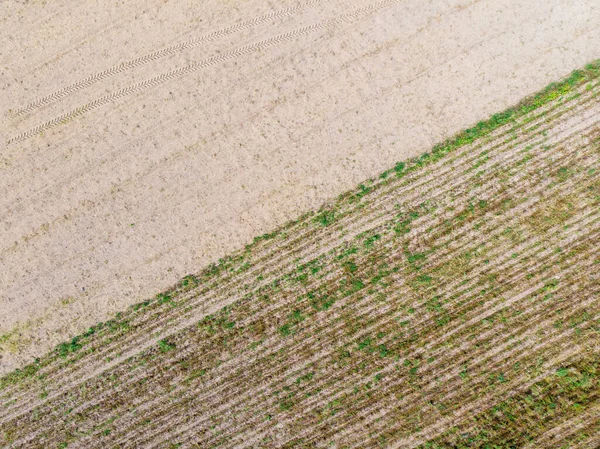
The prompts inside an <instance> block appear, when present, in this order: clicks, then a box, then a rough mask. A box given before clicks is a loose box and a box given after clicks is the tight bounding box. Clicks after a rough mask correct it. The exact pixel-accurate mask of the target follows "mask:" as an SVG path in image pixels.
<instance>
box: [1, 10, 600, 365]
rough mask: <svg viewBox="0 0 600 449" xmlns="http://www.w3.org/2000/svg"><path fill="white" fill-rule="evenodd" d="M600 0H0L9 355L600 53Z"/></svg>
mask: <svg viewBox="0 0 600 449" xmlns="http://www.w3.org/2000/svg"><path fill="white" fill-rule="evenodd" d="M598 48H600V5H599V4H598V2H597V1H596V0H582V1H577V2H563V1H558V0H531V1H528V2H522V1H517V0H497V1H493V2H484V1H477V0H434V1H428V2H423V1H421V0H383V1H379V2H377V1H363V0H361V1H353V0H349V1H340V0H306V1H298V2H296V1H285V0H276V1H273V2H268V3H267V2H264V1H258V0H236V1H235V2H234V1H214V0H208V1H204V2H197V1H191V0H183V1H177V2H175V1H150V2H149V1H141V0H133V1H127V2H110V3H106V2H96V1H90V0H83V1H80V2H76V3H75V4H74V3H73V2H66V1H64V0H58V1H54V2H46V1H38V0H36V1H28V2H21V1H16V0H8V1H3V2H1V4H0V86H1V87H0V146H1V148H0V217H1V219H0V245H1V248H0V357H1V358H0V372H3V373H7V372H9V371H11V370H13V369H15V368H18V367H22V366H24V365H25V364H27V363H30V362H31V360H33V358H34V357H39V356H41V355H43V354H44V353H46V352H47V351H49V350H50V349H51V348H53V347H54V346H55V345H56V344H58V343H60V342H61V341H63V340H65V339H66V338H70V337H72V336H74V335H78V334H80V333H82V332H84V331H85V329H87V328H89V327H90V326H92V325H94V324H95V323H96V322H98V321H106V320H108V319H109V318H110V317H112V316H114V314H115V313H116V312H118V311H119V310H122V309H125V308H126V307H127V306H129V305H131V304H134V303H137V302H139V301H143V300H144V299H146V298H149V297H152V296H153V295H154V294H155V293H156V292H157V291H161V290H164V289H166V288H168V287H169V286H171V285H173V284H174V283H176V282H177V281H178V280H179V279H181V278H182V277H183V276H185V275H186V274H189V273H195V272H197V271H198V270H199V269H200V268H201V267H205V266H207V265H209V264H210V263H213V262H216V261H218V259H220V258H222V257H225V256H226V255H227V254H229V253H230V252H231V251H234V250H237V249H239V248H242V247H243V246H244V245H245V244H246V243H248V242H250V241H251V240H252V238H253V237H254V236H255V235H259V234H263V233H265V232H270V231H271V230H272V229H275V228H276V227H277V226H281V225H283V224H284V223H286V222H287V221H289V220H290V219H293V218H295V217H296V216H298V215H300V214H301V213H304V212H306V211H308V210H311V209H316V208H318V207H320V206H321V205H322V204H323V203H324V202H325V201H327V200H328V199H330V198H333V197H334V196H335V195H337V194H338V193H339V192H341V191H344V190H347V189H350V188H352V187H353V186H355V185H356V184H357V183H359V182H360V181H361V180H363V179H366V178H368V177H372V176H375V175H376V174H377V173H380V172H381V171H383V170H385V169H386V168H387V167H389V166H392V165H393V164H395V163H396V162H397V161H398V160H406V159H407V158H409V157H412V156H415V155H417V154H419V153H421V152H423V151H426V150H427V149H428V148H431V146H432V145H434V144H435V143H436V142H438V141H441V140H443V139H445V138H447V137H449V136H451V135H453V134H454V133H456V132H458V131H459V130H460V129H463V128H465V127H468V126H470V125H471V124H472V123H476V122H477V121H479V120H481V119H484V118H486V117H488V116H489V115H490V114H492V113H493V112H494V111H497V110H502V109H504V108H506V107H508V106H510V105H511V104H514V103H516V102H517V101H518V100H519V99H520V98H522V97H523V96H525V95H527V94H530V93H533V92H535V91H537V90H539V89H541V88H542V87H543V86H545V85H546V84H547V83H549V82H550V81H552V80H554V79H559V78H561V77H563V76H565V75H566V74H567V73H569V72H570V71H571V70H572V69H573V68H575V67H580V66H583V65H584V64H585V63H586V62H588V61H589V60H592V59H594V58H596V57H597V49H598Z"/></svg>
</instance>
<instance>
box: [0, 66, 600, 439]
mask: <svg viewBox="0 0 600 449" xmlns="http://www.w3.org/2000/svg"><path fill="white" fill-rule="evenodd" d="M599 268H600V61H597V62H594V63H591V64H588V65H587V66H585V68H583V69H581V70H577V71H575V72H573V73H572V74H571V75H570V76H569V77H568V78H565V79H563V80H562V81H560V82H559V83H555V84H552V85H550V86H548V87H547V88H546V89H544V90H543V91H541V92H539V93H537V94H536V95H534V96H531V97H529V98H527V99H525V100H523V101H522V102H521V103H519V104H518V105H517V106H515V107H513V108H511V109H509V110H506V111H505V112H502V113H499V114H495V115H493V116H492V117H491V118H490V119H489V120H488V121H485V122H480V123H478V124H477V125H476V126H474V127H472V128H469V129H467V130H465V131H463V132H461V133H459V134H457V135H456V136H455V137H453V138H452V139H450V140H447V141H445V142H444V143H442V144H438V145H436V146H434V147H433V148H432V149H431V150H430V151H429V152H427V153H424V154H422V155H420V156H418V157H415V158H412V159H410V160H408V161H406V162H398V163H396V164H395V165H394V166H393V167H391V168H389V169H388V170H385V171H383V172H381V173H380V174H379V175H378V176H376V177H373V178H371V179H368V180H367V181H364V182H363V183H361V184H360V185H359V186H358V187H357V188H355V189H354V190H351V191H349V192H347V193H345V194H342V195H340V196H339V197H338V198H337V199H336V200H335V201H332V202H331V203H330V204H328V205H327V206H325V207H323V208H321V209H319V210H318V211H316V212H309V213H306V214H304V215H303V216H301V217H300V218H298V219H297V220H294V221H290V222H288V223H287V224H286V225H285V226H282V227H279V228H277V229H276V230H275V231H273V232H270V233H268V234H264V235H262V236H260V237H256V238H255V239H254V242H253V243H252V244H249V245H247V246H246V247H245V248H243V249H242V250H239V251H237V252H234V253H233V254H232V255H230V256H228V257H225V258H222V259H221V260H220V262H219V263H218V264H212V265H210V266H209V267H208V268H206V269H205V270H204V271H202V272H201V273H198V274H197V275H188V276H186V277H185V278H183V279H182V280H180V282H179V283H178V284H177V285H176V286H175V287H173V288H171V289H170V290H167V291H164V292H163V293H161V294H159V295H157V296H156V297H155V298H153V299H149V300H145V301H143V302H140V303H137V304H135V305H133V306H132V307H130V308H128V309H127V310H123V311H122V312H119V313H117V314H116V316H114V318H113V319H111V320H109V321H107V322H103V323H98V324H95V325H94V326H92V327H90V328H89V329H88V330H87V331H86V332H84V333H82V334H81V335H79V336H77V337H74V338H72V339H70V340H69V341H67V342H65V343H62V344H60V345H58V346H57V347H56V348H55V349H54V350H53V351H52V352H50V353H48V354H46V355H45V356H43V357H40V358H38V359H37V360H36V361H35V362H34V363H32V364H30V365H28V366H26V367H24V368H23V369H20V370H16V371H13V372H11V373H10V374H8V375H6V376H4V377H2V378H0V404H1V407H0V426H1V427H0V428H1V429H2V431H3V433H2V438H3V443H4V444H5V445H6V446H9V447H44V448H47V447H60V448H65V447H86V448H92V447H164V448H175V447H197V448H209V447H253V448H261V447H264V448H271V447H284V448H293V447H299V448H300V447H302V448H309V447H310V448H312V447H338V448H371V447H372V448H376V447H385V448H419V449H427V448H429V449H432V448H467V447H468V448H521V447H528V448H536V449H537V448H597V447H598V446H599V445H600V401H599V399H600V301H599V299H600V298H599V295H600V269H599Z"/></svg>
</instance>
